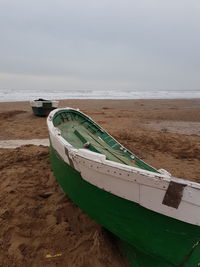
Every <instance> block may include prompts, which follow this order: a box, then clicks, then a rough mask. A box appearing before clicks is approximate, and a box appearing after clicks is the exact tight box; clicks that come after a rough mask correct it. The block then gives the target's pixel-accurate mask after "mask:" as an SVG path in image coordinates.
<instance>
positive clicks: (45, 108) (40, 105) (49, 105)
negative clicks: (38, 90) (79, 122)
mask: <svg viewBox="0 0 200 267" xmlns="http://www.w3.org/2000/svg"><path fill="white" fill-rule="evenodd" d="M58 103H59V101H55V100H46V99H42V98H39V99H36V100H34V101H31V102H30V104H31V107H32V110H33V113H34V114H35V115H36V116H39V117H46V116H47V115H48V114H49V112H51V111H52V110H53V109H56V108H57V107H58Z"/></svg>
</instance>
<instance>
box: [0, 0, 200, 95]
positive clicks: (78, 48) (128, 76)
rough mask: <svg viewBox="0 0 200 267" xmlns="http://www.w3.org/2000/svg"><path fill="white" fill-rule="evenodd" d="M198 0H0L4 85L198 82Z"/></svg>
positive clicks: (199, 85) (0, 83) (169, 85)
mask: <svg viewBox="0 0 200 267" xmlns="http://www.w3.org/2000/svg"><path fill="white" fill-rule="evenodd" d="M199 51H200V1H199V0H196V1H195V0H188V1H186V0H137V1H136V0H98V1H97V0H73V1H72V0H71V1H67V0H54V1H52V0H34V1H33V0H32V1H30V0H0V89H1V88H16V89H24V88H28V89H34V88H41V89H48V88H49V89H54V88H55V89H56V88H59V89H65V88H66V89H73V88H74V89H106V88H108V89H115V88H116V89H132V88H133V89H145V90H146V89H172V90H174V89H176V90H177V89H180V90H182V89H183V90H186V89H200V52H199Z"/></svg>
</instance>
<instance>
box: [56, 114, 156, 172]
mask: <svg viewBox="0 0 200 267" xmlns="http://www.w3.org/2000/svg"><path fill="white" fill-rule="evenodd" d="M53 124H54V126H55V127H57V128H59V130H60V132H61V136H62V137H63V138H64V139H65V140H66V141H67V142H69V143H70V144H71V145H72V146H74V147H75V148H85V149H89V150H90V151H93V152H96V153H101V154H104V155H105V156H106V159H107V160H111V161H115V162H118V163H121V164H125V165H129V166H133V167H137V168H142V169H145V170H149V171H153V172H158V171H157V170H156V169H154V168H153V167H151V166H149V165H148V164H146V163H145V162H143V161H142V160H140V159H139V158H137V157H136V156H135V155H134V154H133V153H131V152H130V151H128V150H127V149H126V148H124V147H123V146H122V145H121V144H120V143H118V142H117V141H116V140H115V139H114V138H113V137H112V136H110V135H109V134H108V133H107V132H105V130H103V129H102V128H101V127H100V126H99V125H98V124H96V123H95V122H93V121H92V120H91V119H90V118H88V117H87V116H85V115H84V114H83V113H80V112H79V111H76V110H70V109H69V110H61V111H58V112H57V113H56V114H55V115H54V118H53Z"/></svg>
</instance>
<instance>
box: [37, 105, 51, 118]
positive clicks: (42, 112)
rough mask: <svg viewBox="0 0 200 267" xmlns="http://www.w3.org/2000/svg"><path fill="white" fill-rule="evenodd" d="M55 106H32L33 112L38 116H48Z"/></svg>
mask: <svg viewBox="0 0 200 267" xmlns="http://www.w3.org/2000/svg"><path fill="white" fill-rule="evenodd" d="M54 109H55V108H54V107H51V106H50V107H32V110H33V113H34V115H35V116H38V117H46V116H48V115H49V113H50V112H51V111H52V110H54Z"/></svg>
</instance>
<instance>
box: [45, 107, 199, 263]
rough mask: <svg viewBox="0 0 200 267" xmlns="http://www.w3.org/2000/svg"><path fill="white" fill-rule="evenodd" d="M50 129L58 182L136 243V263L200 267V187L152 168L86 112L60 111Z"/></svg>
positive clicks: (50, 121)
mask: <svg viewBox="0 0 200 267" xmlns="http://www.w3.org/2000/svg"><path fill="white" fill-rule="evenodd" d="M47 124H48V130H49V136H50V157H51V164H52V168H53V171H54V174H55V177H56V179H57V181H58V183H59V184H60V185H61V187H62V189H63V190H64V192H65V193H66V194H67V195H68V196H69V197H70V198H71V199H72V200H73V201H74V202H75V203H76V204H77V205H78V206H79V207H80V208H81V209H82V210H83V211H85V212H86V213H87V214H89V215H90V216H91V217H92V218H93V219H95V220H96V221H97V222H99V223H100V224H101V225H102V226H104V227H105V228H107V229H108V230H110V231H111V232H113V233H114V234H116V235H117V236H119V237H120V238H121V239H122V240H125V241H127V242H128V243H129V244H131V245H133V246H134V247H135V249H136V251H137V252H138V254H137V256H136V261H138V262H139V261H140V259H141V258H142V257H143V255H145V257H149V261H148V265H147V266H199V265H198V264H199V263H200V244H199V242H200V184H198V183H194V182H191V181H187V180H182V179H178V178H174V177H171V175H170V174H169V173H168V172H166V171H163V170H157V169H155V168H153V167H152V166H150V165H148V164H146V163H145V162H144V161H142V160H140V159H139V158H138V157H136V156H135V155H134V154H133V153H131V152H130V151H128V150H127V149H126V148H124V147H123V146H122V145H121V144H120V143H119V142H117V141H116V140H115V139H114V138H113V137H112V136H111V135H109V134H108V133H107V132H106V131H105V130H104V129H102V128H101V127H100V126H99V125H98V124H97V123H95V122H94V121H93V120H92V119H91V118H89V117H88V116H86V115H85V114H83V113H82V112H80V111H79V110H75V109H72V108H65V109H57V110H54V111H52V112H51V113H50V114H49V116H48V119H47ZM157 262H159V263H157ZM161 263H162V265H160V264H161ZM136 266H139V265H136ZM142 266H143V265H142ZM145 266H146V265H145Z"/></svg>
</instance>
